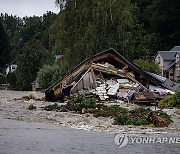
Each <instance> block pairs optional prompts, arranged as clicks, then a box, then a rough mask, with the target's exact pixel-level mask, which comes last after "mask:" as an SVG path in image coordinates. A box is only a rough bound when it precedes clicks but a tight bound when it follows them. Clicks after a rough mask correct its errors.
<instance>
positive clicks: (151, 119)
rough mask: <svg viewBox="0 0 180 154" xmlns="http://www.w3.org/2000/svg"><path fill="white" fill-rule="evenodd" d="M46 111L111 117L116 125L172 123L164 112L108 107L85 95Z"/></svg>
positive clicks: (51, 105)
mask: <svg viewBox="0 0 180 154" xmlns="http://www.w3.org/2000/svg"><path fill="white" fill-rule="evenodd" d="M44 109H45V110H46V111H52V110H53V111H59V112H67V111H73V112H75V113H79V114H84V113H91V114H93V116H94V117H100V116H101V117H111V118H114V123H113V124H115V125H136V126H140V125H149V126H153V127H167V126H168V125H169V124H170V123H171V122H172V120H171V117H170V116H168V115H167V114H166V113H164V112H162V111H152V110H151V109H150V108H145V107H138V108H136V109H134V110H128V109H126V108H123V107H121V106H119V105H112V106H107V105H104V104H100V103H98V101H97V99H96V98H95V97H93V98H85V96H84V95H78V96H77V97H74V98H72V99H71V100H70V101H69V102H68V103H67V104H66V105H58V104H57V103H54V104H50V105H48V106H45V107H44Z"/></svg>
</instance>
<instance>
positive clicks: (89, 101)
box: [71, 95, 97, 109]
mask: <svg viewBox="0 0 180 154" xmlns="http://www.w3.org/2000/svg"><path fill="white" fill-rule="evenodd" d="M96 101H97V99H96V98H95V97H92V98H86V97H85V96H84V95H78V96H77V97H74V98H73V100H72V102H71V103H73V104H77V105H79V106H80V108H85V109H88V108H94V107H96Z"/></svg>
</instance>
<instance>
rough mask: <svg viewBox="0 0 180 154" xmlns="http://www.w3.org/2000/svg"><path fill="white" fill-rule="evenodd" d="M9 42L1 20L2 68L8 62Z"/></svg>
mask: <svg viewBox="0 0 180 154" xmlns="http://www.w3.org/2000/svg"><path fill="white" fill-rule="evenodd" d="M8 56H9V44H8V37H7V34H6V31H5V29H4V26H3V24H2V23H1V22H0V68H1V67H4V66H5V64H6V63H7V62H8Z"/></svg>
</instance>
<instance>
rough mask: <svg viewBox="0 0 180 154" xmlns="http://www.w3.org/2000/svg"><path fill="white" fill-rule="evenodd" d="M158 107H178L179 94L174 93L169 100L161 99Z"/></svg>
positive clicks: (179, 102)
mask: <svg viewBox="0 0 180 154" xmlns="http://www.w3.org/2000/svg"><path fill="white" fill-rule="evenodd" d="M158 107H160V108H168V107H180V92H176V93H175V94H174V95H173V96H172V97H170V98H165V99H162V100H161V101H160V102H159V103H158Z"/></svg>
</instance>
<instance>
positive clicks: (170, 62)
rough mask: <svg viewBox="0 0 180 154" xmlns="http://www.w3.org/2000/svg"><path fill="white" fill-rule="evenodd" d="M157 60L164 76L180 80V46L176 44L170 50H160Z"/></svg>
mask: <svg viewBox="0 0 180 154" xmlns="http://www.w3.org/2000/svg"><path fill="white" fill-rule="evenodd" d="M155 62H157V63H158V65H159V67H160V69H161V72H162V76H164V77H166V78H168V79H172V80H175V81H178V80H180V46H175V47H174V48H172V49H171V50H170V51H158V53H157V54H156V56H155Z"/></svg>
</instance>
